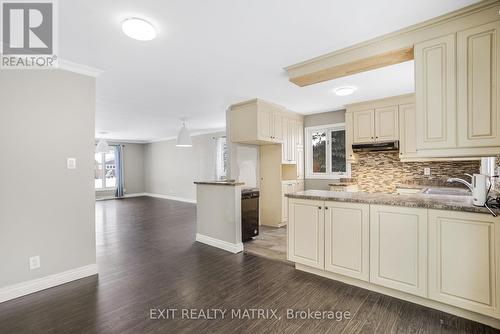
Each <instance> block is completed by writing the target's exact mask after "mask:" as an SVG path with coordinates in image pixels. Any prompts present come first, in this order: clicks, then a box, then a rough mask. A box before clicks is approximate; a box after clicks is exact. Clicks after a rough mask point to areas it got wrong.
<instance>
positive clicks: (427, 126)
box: [415, 34, 456, 149]
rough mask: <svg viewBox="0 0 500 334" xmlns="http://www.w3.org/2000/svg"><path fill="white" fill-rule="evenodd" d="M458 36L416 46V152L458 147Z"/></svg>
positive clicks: (445, 37)
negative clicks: (456, 57)
mask: <svg viewBox="0 0 500 334" xmlns="http://www.w3.org/2000/svg"><path fill="white" fill-rule="evenodd" d="M455 51H456V49H455V34H450V35H446V36H443V37H440V38H436V39H433V40H430V41H426V42H422V43H417V44H415V94H416V103H417V118H416V119H417V123H416V126H417V149H442V148H450V147H455V146H456V130H455V129H456V102H455V101H456V75H455V71H456V70H455V68H456V67H455V66H456V65H455Z"/></svg>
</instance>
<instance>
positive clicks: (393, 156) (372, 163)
mask: <svg viewBox="0 0 500 334" xmlns="http://www.w3.org/2000/svg"><path fill="white" fill-rule="evenodd" d="M480 166H481V162H480V161H478V160H471V161H434V162H401V161H400V160H399V156H398V152H397V151H393V152H392V151H391V152H360V153H358V163H356V164H352V166H351V174H352V178H354V179H356V180H357V183H358V188H359V190H360V191H366V192H388V193H395V192H396V185H398V184H400V183H416V184H424V185H427V184H428V185H445V183H446V179H448V178H449V177H460V178H465V179H466V180H468V178H467V177H465V176H464V174H465V173H469V174H473V173H479V169H480ZM425 167H429V168H430V169H431V175H430V176H425V175H424V168H425ZM468 181H469V180H468ZM448 185H449V184H448ZM454 185H455V186H460V185H459V184H454Z"/></svg>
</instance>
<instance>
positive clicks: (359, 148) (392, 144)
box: [352, 140, 399, 152]
mask: <svg viewBox="0 0 500 334" xmlns="http://www.w3.org/2000/svg"><path fill="white" fill-rule="evenodd" d="M396 150H399V140H391V141H384V142H376V143H366V144H352V151H353V152H373V151H396Z"/></svg>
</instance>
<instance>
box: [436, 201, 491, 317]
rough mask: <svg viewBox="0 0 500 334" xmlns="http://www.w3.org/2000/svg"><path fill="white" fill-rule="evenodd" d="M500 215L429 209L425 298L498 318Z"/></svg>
mask: <svg viewBox="0 0 500 334" xmlns="http://www.w3.org/2000/svg"><path fill="white" fill-rule="evenodd" d="M499 224H500V218H498V217H497V218H493V217H492V216H490V215H485V214H474V213H465V212H453V211H441V210H429V298H431V299H434V300H437V301H440V302H443V303H446V304H450V305H454V306H457V307H462V308H465V309H468V310H471V311H475V312H479V313H481V314H486V315H489V316H492V317H495V318H500V294H498V292H497V289H498V288H499V287H500V279H499V277H500V276H499V275H500V274H497V270H498V263H499V261H500V260H499V259H498V257H499V255H500V252H499V247H500V246H498V244H499V241H500V225H499Z"/></svg>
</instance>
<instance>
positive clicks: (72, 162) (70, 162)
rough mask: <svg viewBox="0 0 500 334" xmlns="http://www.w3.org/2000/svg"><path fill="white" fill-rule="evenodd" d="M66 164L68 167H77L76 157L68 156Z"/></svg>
mask: <svg viewBox="0 0 500 334" xmlns="http://www.w3.org/2000/svg"><path fill="white" fill-rule="evenodd" d="M66 166H67V167H68V169H76V158H68V159H67V160H66Z"/></svg>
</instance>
